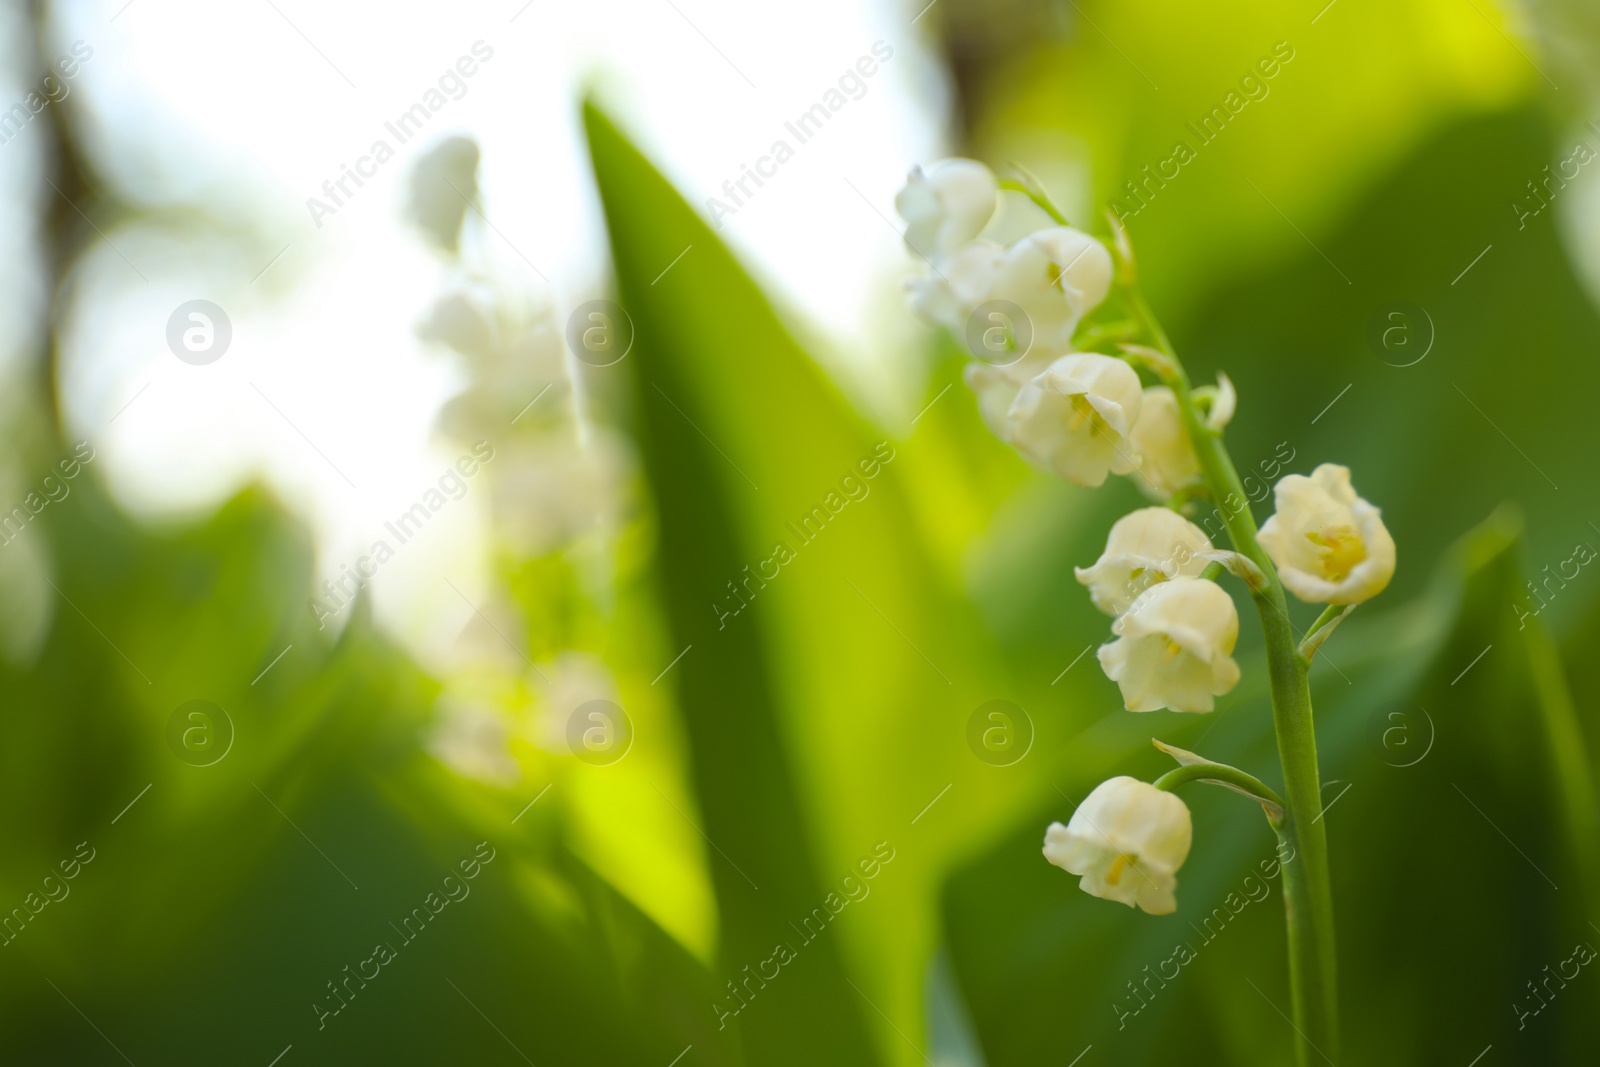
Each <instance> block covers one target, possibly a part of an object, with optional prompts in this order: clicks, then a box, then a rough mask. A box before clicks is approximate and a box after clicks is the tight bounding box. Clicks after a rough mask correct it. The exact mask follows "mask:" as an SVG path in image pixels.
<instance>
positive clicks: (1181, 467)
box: [1128, 385, 1200, 500]
mask: <svg viewBox="0 0 1600 1067" xmlns="http://www.w3.org/2000/svg"><path fill="white" fill-rule="evenodd" d="M1128 441H1129V443H1130V444H1131V445H1132V446H1133V450H1134V452H1135V454H1136V455H1137V456H1138V457H1139V469H1138V472H1137V473H1136V474H1135V475H1134V476H1133V480H1134V482H1135V484H1137V485H1138V486H1139V489H1140V491H1142V492H1143V493H1144V494H1145V495H1146V496H1148V497H1149V498H1150V499H1152V500H1170V499H1171V498H1172V494H1174V493H1176V492H1177V491H1178V490H1179V489H1182V488H1183V487H1184V486H1187V485H1191V484H1193V483H1194V482H1197V481H1199V480H1200V460H1199V459H1198V458H1197V457H1196V456H1195V454H1194V445H1192V444H1191V443H1190V442H1189V434H1188V432H1187V431H1186V430H1185V429H1184V428H1183V419H1182V417H1181V416H1180V415H1179V413H1178V398H1177V397H1176V396H1174V395H1173V392H1172V390H1171V389H1168V388H1167V387H1166V386H1164V385H1152V386H1150V387H1149V388H1148V389H1146V390H1145V391H1144V399H1143V401H1142V403H1141V404H1140V405H1139V419H1138V421H1137V422H1135V423H1134V424H1133V431H1132V432H1131V433H1130V434H1129V435H1128Z"/></svg>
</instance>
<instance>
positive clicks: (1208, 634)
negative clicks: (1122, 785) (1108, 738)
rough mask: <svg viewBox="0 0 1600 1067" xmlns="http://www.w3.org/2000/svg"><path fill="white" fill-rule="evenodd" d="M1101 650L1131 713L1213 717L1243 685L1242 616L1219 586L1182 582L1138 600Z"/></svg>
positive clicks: (1154, 588) (1152, 589) (1198, 581)
mask: <svg viewBox="0 0 1600 1067" xmlns="http://www.w3.org/2000/svg"><path fill="white" fill-rule="evenodd" d="M1111 632H1112V633H1114V634H1116V635H1117V640H1115V641H1113V642H1111V643H1110V644H1108V645H1102V646H1100V652H1099V657H1100V665H1101V666H1102V667H1103V668H1105V672H1106V677H1108V678H1110V679H1111V680H1112V681H1114V682H1116V683H1117V685H1118V687H1120V688H1121V690H1122V703H1123V706H1124V707H1126V708H1127V709H1128V710H1129V711H1160V710H1161V709H1162V708H1171V709H1172V710H1173V711H1210V710H1211V709H1212V708H1213V707H1215V706H1216V701H1215V699H1214V698H1216V697H1219V696H1221V695H1222V694H1223V693H1226V692H1227V691H1228V690H1230V689H1232V688H1233V687H1234V686H1235V685H1236V684H1238V681H1239V665H1238V664H1237V663H1235V662H1234V661H1233V655H1232V654H1233V646H1234V644H1235V643H1236V642H1237V641H1238V640H1239V613H1238V611H1237V610H1235V608H1234V606H1233V598H1232V597H1230V596H1228V594H1227V593H1225V592H1223V590H1222V589H1221V587H1219V586H1218V585H1217V584H1216V583H1215V582H1208V581H1206V580H1205V579H1203V578H1187V577H1182V576H1179V577H1177V578H1172V579H1169V580H1167V581H1165V582H1157V583H1156V584H1155V585H1152V586H1151V587H1150V588H1149V589H1146V590H1145V591H1144V592H1143V593H1140V594H1139V597H1138V599H1136V600H1135V601H1134V602H1133V604H1132V605H1130V606H1129V608H1128V610H1127V611H1125V612H1124V613H1123V614H1122V615H1121V616H1120V617H1118V619H1117V621H1116V622H1114V623H1112V624H1111Z"/></svg>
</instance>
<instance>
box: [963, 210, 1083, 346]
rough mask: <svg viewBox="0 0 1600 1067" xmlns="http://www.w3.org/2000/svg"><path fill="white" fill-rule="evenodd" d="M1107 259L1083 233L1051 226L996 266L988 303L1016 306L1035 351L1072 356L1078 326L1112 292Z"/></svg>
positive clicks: (1009, 252)
mask: <svg viewBox="0 0 1600 1067" xmlns="http://www.w3.org/2000/svg"><path fill="white" fill-rule="evenodd" d="M1111 274H1112V265H1111V253H1110V252H1108V251H1107V250H1106V246H1105V245H1103V244H1101V243H1100V242H1099V241H1097V240H1095V239H1094V238H1093V237H1090V236H1089V235H1088V234H1086V233H1084V232H1083V231H1081V230H1075V229H1073V228H1072V227H1070V226H1052V227H1050V228H1048V229H1044V230H1039V231H1037V232H1035V233H1031V234H1029V235H1028V236H1026V237H1024V238H1022V240H1020V241H1018V242H1016V243H1015V244H1013V245H1012V246H1011V247H1009V248H1007V249H1006V250H1005V254H1004V255H1002V256H1001V257H1000V258H999V260H998V261H997V262H996V263H995V265H994V268H993V275H992V277H991V279H990V282H989V291H988V294H987V299H989V300H1005V301H1009V302H1010V303H1013V304H1015V305H1016V306H1017V307H1018V308H1020V309H1021V310H1022V312H1023V314H1024V315H1026V316H1027V318H1028V327H1029V329H1030V331H1031V333H1032V335H1033V345H1034V348H1035V350H1037V351H1040V352H1045V353H1049V354H1052V355H1062V354H1063V353H1066V352H1070V351H1071V350H1072V334H1073V331H1075V330H1076V329H1077V328H1078V322H1079V320H1081V319H1082V318H1083V317H1084V316H1085V315H1087V314H1088V313H1089V312H1091V311H1093V310H1094V309H1095V308H1096V307H1098V306H1099V305H1100V302H1101V301H1102V300H1104V299H1105V298H1106V294H1107V293H1108V292H1110V290H1111Z"/></svg>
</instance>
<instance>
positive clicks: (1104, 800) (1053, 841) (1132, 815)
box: [1044, 776, 1194, 915]
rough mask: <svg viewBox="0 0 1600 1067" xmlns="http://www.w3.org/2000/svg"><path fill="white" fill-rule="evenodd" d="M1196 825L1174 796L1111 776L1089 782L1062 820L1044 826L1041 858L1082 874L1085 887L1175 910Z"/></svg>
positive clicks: (1149, 908)
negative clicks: (1084, 793)
mask: <svg viewBox="0 0 1600 1067" xmlns="http://www.w3.org/2000/svg"><path fill="white" fill-rule="evenodd" d="M1193 840H1194V829H1193V826H1192V825H1191V823H1190V820H1189V808H1188V807H1187V805H1185V804H1184V802H1183V801H1182V800H1180V799H1178V797H1176V796H1174V795H1173V794H1171V793H1168V792H1166V791H1164V790H1161V789H1157V788H1156V787H1155V786H1153V785H1151V784H1150V783H1148V782H1141V781H1139V780H1138V779H1137V778H1129V777H1126V776H1119V777H1116V778H1109V779H1107V780H1106V781H1104V782H1101V783H1100V784H1099V785H1097V786H1095V787H1094V791H1093V792H1092V793H1090V794H1089V795H1088V796H1087V797H1085V798H1084V801H1083V803H1082V804H1079V805H1078V808H1077V810H1076V811H1074V812H1073V813H1072V818H1071V819H1069V820H1068V821H1067V825H1065V826H1063V825H1061V824H1060V823H1058V822H1053V823H1051V824H1050V828H1049V829H1048V830H1046V831H1045V837H1044V857H1045V859H1047V860H1049V861H1050V862H1051V863H1053V864H1055V865H1056V866H1057V867H1060V868H1061V869H1062V870H1065V871H1067V872H1069V873H1071V874H1076V875H1078V876H1079V878H1080V881H1079V882H1078V885H1079V887H1080V888H1082V889H1083V891H1084V892H1085V893H1088V894H1090V895H1092V896H1097V897H1101V898H1102V899H1105V900H1115V901H1118V902H1120V903H1122V904H1126V905H1128V906H1129V907H1130V908H1131V907H1134V906H1136V905H1137V906H1138V907H1140V908H1143V909H1144V910H1145V911H1146V912H1148V913H1149V914H1151V915H1170V914H1172V912H1174V911H1176V910H1177V908H1178V901H1177V898H1176V897H1175V896H1174V895H1173V894H1174V891H1175V890H1176V889H1177V887H1178V878H1177V874H1178V868H1179V867H1182V866H1183V861H1184V860H1186V859H1188V857H1189V846H1190V844H1191V843H1192V841H1193Z"/></svg>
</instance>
